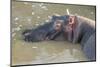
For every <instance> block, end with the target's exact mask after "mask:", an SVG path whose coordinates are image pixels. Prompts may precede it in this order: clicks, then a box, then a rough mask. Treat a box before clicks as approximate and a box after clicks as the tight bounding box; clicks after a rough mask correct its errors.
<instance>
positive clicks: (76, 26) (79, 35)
mask: <svg viewBox="0 0 100 67" xmlns="http://www.w3.org/2000/svg"><path fill="white" fill-rule="evenodd" d="M95 34H96V28H95V21H93V20H91V19H88V18H85V17H82V16H74V15H64V16H55V15H54V16H52V19H50V22H48V23H46V24H44V25H42V26H39V27H37V28H36V29H30V30H25V31H24V32H23V33H22V35H23V36H24V38H23V39H24V40H25V41H27V42H40V41H44V40H56V41H58V40H68V41H69V42H72V43H80V44H81V47H82V50H83V52H84V53H85V55H86V57H87V58H88V59H89V60H90V61H92V60H93V61H94V60H96V41H95V40H96V39H95V38H96V35H95Z"/></svg>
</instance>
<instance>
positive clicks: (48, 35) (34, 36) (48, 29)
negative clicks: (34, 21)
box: [22, 15, 69, 42]
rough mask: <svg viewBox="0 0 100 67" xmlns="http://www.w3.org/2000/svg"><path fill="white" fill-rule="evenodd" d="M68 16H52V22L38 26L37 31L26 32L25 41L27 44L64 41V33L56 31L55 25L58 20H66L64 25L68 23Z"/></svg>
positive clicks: (24, 33) (24, 34)
mask: <svg viewBox="0 0 100 67" xmlns="http://www.w3.org/2000/svg"><path fill="white" fill-rule="evenodd" d="M67 18H69V16H68V15H64V16H52V19H51V21H50V22H48V23H46V24H44V25H42V26H38V27H37V28H36V29H29V30H25V31H24V32H23V33H22V35H23V39H24V40H25V41H27V42H39V41H44V40H64V37H63V35H62V31H59V32H58V31H56V30H55V29H54V23H55V21H56V20H57V19H59V20H64V23H66V22H68V20H67Z"/></svg>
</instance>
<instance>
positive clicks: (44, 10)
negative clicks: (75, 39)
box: [12, 1, 95, 65]
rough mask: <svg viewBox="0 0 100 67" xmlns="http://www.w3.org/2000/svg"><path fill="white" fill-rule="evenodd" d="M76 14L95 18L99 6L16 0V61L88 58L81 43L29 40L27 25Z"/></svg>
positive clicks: (78, 59)
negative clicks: (18, 0) (24, 35)
mask: <svg viewBox="0 0 100 67" xmlns="http://www.w3.org/2000/svg"><path fill="white" fill-rule="evenodd" d="M65 14H75V15H81V16H85V17H88V18H90V19H93V20H95V7H93V6H77V5H63V4H62V5H61V4H48V3H31V2H15V1H13V2H12V64H13V65H16V64H40V63H55V62H75V61H87V59H86V58H85V56H84V54H83V52H82V50H81V48H80V45H79V44H72V43H69V42H67V41H44V42H37V43H28V42H25V41H23V40H22V36H21V33H22V31H23V30H25V29H31V28H35V27H37V26H39V25H43V24H45V21H46V22H48V21H49V19H51V16H52V15H65Z"/></svg>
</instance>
